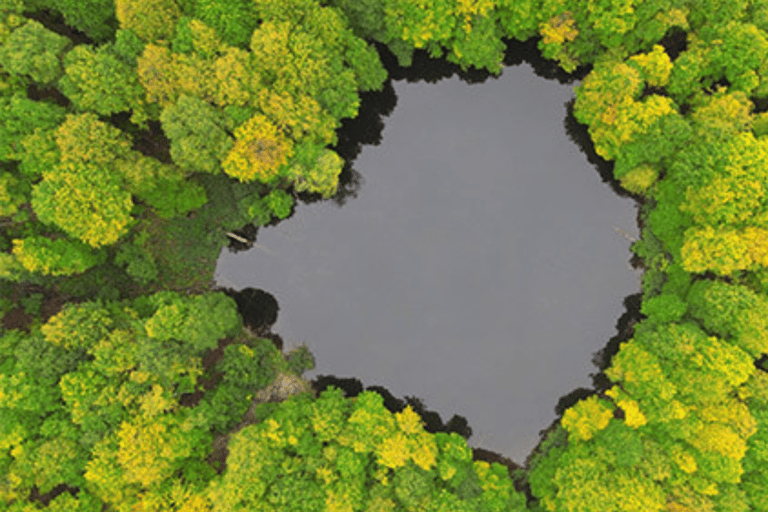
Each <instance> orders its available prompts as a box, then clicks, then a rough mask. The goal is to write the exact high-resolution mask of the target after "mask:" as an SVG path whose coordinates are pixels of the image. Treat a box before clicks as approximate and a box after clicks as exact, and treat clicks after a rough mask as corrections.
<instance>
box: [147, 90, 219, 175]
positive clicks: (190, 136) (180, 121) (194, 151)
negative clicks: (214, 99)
mask: <svg viewBox="0 0 768 512" xmlns="http://www.w3.org/2000/svg"><path fill="white" fill-rule="evenodd" d="M160 121H161V122H162V125H163V131H164V132H165V134H166V136H167V137H168V138H169V139H170V140H171V157H172V158H173V161H174V163H175V164H176V165H178V166H179V167H181V168H182V169H184V170H185V171H187V172H207V173H212V174H213V173H216V172H219V169H220V168H221V167H220V166H221V160H223V159H224V157H225V156H226V155H227V153H228V152H229V150H230V149H231V148H232V145H233V142H232V139H231V138H230V137H229V135H228V134H227V129H228V126H229V123H228V119H227V118H226V116H224V115H223V113H222V112H220V111H218V110H216V109H215V108H214V107H213V106H211V105H210V104H209V103H207V102H204V101H202V100H200V99H199V98H196V97H193V96H187V95H185V94H182V95H181V96H180V97H179V99H178V101H177V102H176V103H175V104H174V105H172V106H169V107H168V108H165V109H163V113H162V114H161V115H160Z"/></svg>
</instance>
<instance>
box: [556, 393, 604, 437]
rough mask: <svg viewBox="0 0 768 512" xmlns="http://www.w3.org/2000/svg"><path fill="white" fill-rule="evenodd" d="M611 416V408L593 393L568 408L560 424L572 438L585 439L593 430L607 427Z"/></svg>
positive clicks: (592, 433) (593, 432) (590, 435)
mask: <svg viewBox="0 0 768 512" xmlns="http://www.w3.org/2000/svg"><path fill="white" fill-rule="evenodd" d="M611 418H613V410H612V409H611V408H610V407H608V406H607V404H606V403H605V402H603V401H601V400H599V398H598V397H597V396H596V395H593V396H591V397H589V398H587V399H585V400H581V401H579V403H577V404H576V405H574V406H573V407H570V408H568V409H567V410H566V411H565V413H564V414H563V419H562V422H561V424H562V425H563V428H565V429H566V430H567V431H568V433H569V434H570V435H571V438H572V439H574V440H576V441H587V440H589V439H591V438H592V436H593V435H594V434H595V432H597V431H598V430H602V429H604V428H605V427H607V426H608V422H609V421H610V419H611Z"/></svg>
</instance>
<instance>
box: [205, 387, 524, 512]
mask: <svg viewBox="0 0 768 512" xmlns="http://www.w3.org/2000/svg"><path fill="white" fill-rule="evenodd" d="M262 407H264V413H263V414H264V415H263V416H261V419H262V421H261V422H260V423H257V424H254V425H248V426H246V427H244V428H243V429H241V430H239V431H238V432H237V433H236V434H233V435H232V436H231V438H230V442H229V457H228V459H227V470H226V472H225V473H224V474H223V476H222V478H221V479H220V480H215V481H212V482H211V484H210V486H209V489H208V497H209V499H210V501H211V503H213V510H214V511H215V512H223V511H229V510H241V509H259V508H260V507H265V506H266V507H272V508H275V509H279V510H281V511H286V512H288V511H294V510H295V511H297V512H298V511H300V510H301V511H305V510H335V511H350V510H381V509H380V508H377V507H383V509H384V510H395V508H394V506H397V505H399V506H401V507H404V508H405V509H406V510H415V509H418V510H435V511H441V512H448V511H449V510H475V509H477V507H483V506H485V507H488V510H499V511H502V510H503V511H512V512H514V511H518V510H523V509H524V499H523V497H522V495H520V494H518V493H516V492H515V491H514V489H513V486H512V482H511V480H510V479H509V478H508V476H507V470H506V468H504V467H503V466H501V465H499V464H496V463H494V464H492V465H488V464H487V463H485V462H475V463H472V462H471V460H470V459H471V450H470V449H469V448H468V447H467V446H466V442H465V441H464V440H463V439H462V438H461V437H459V436H457V435H456V434H451V435H450V436H449V435H446V434H435V435H433V434H428V433H427V432H425V431H424V429H423V425H422V420H421V418H420V417H419V416H418V415H417V414H416V413H414V412H413V411H412V410H411V409H410V407H406V409H405V410H404V411H403V412H401V413H396V414H394V415H393V414H392V413H390V412H389V411H387V410H386V409H385V408H384V406H383V398H382V397H381V395H379V394H377V393H375V392H372V391H366V392H363V393H361V394H360V395H359V396H358V397H357V398H355V399H353V400H351V401H349V400H346V399H344V398H343V396H342V393H341V390H338V389H334V388H331V389H329V390H327V391H325V392H324V393H322V395H321V396H320V397H319V398H317V399H313V398H312V397H311V396H308V395H307V394H301V395H298V396H295V397H291V398H289V399H288V400H287V401H285V402H282V403H281V404H280V405H279V406H277V407H274V406H271V405H265V406H259V408H257V410H256V415H257V417H259V416H260V415H261V414H262V413H260V410H261V408H262ZM472 488H474V489H475V491H472V492H469V489H472ZM434 498H436V499H434ZM388 507H390V508H388Z"/></svg>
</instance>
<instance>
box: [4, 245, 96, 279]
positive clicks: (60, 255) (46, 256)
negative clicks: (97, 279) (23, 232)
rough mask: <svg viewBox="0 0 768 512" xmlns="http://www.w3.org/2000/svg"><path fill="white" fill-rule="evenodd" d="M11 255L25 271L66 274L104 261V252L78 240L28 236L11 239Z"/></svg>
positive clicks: (75, 272) (80, 271) (84, 269)
mask: <svg viewBox="0 0 768 512" xmlns="http://www.w3.org/2000/svg"><path fill="white" fill-rule="evenodd" d="M13 256H14V257H15V258H16V261H18V263H20V264H21V266H22V267H24V268H25V269H26V270H27V271H29V272H39V273H41V274H43V275H53V276H61V275H65V276H68V275H72V274H82V273H83V272H85V271H86V270H88V269H89V268H91V267H93V266H95V265H99V264H102V263H104V262H105V261H106V256H107V255H106V253H105V252H104V251H95V250H94V249H93V248H92V247H89V246H88V245H86V244H84V243H82V242H80V241H78V240H68V239H66V238H58V239H55V240H52V239H50V238H48V237H45V236H32V237H27V238H23V239H16V240H13Z"/></svg>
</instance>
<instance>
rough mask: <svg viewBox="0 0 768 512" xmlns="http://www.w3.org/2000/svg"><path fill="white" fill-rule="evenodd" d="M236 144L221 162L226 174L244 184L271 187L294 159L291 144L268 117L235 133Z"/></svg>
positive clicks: (256, 117)
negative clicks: (286, 164) (279, 171)
mask: <svg viewBox="0 0 768 512" xmlns="http://www.w3.org/2000/svg"><path fill="white" fill-rule="evenodd" d="M235 138H236V141H235V144H234V146H233V147H232V150H231V151H230V152H229V153H228V154H227V156H226V158H225V159H224V161H223V162H222V167H223V169H224V172H225V173H227V174H228V175H230V176H232V177H234V178H237V179H239V180H240V181H242V182H248V181H253V180H254V179H258V180H259V181H261V182H262V183H269V182H270V180H271V179H272V178H274V177H275V176H277V171H278V168H279V167H280V166H281V165H283V164H285V163H286V162H288V161H289V159H290V157H291V156H292V155H293V147H292V143H291V141H290V140H289V139H287V138H286V137H285V136H283V135H282V134H280V133H278V131H277V128H276V127H275V125H274V124H272V123H271V122H270V121H269V120H268V119H267V118H266V117H264V116H263V115H261V114H256V115H254V116H253V117H252V118H251V119H249V120H248V121H247V122H246V123H245V124H243V125H241V126H239V127H238V128H236V129H235Z"/></svg>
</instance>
